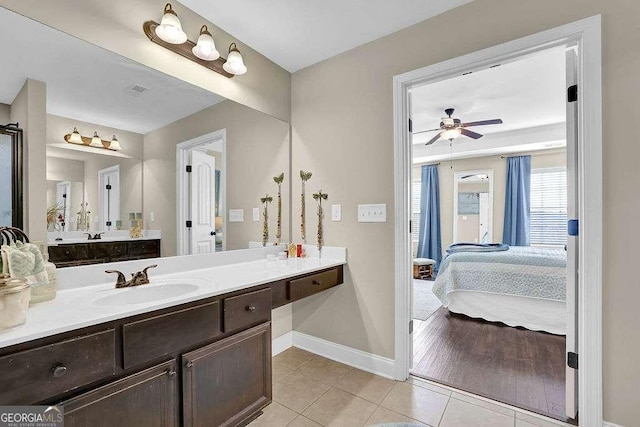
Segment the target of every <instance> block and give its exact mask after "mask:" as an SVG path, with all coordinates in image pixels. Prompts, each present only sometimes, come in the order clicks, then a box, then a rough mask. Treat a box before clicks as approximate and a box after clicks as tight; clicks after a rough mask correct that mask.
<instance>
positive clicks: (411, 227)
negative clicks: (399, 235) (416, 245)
mask: <svg viewBox="0 0 640 427" xmlns="http://www.w3.org/2000/svg"><path fill="white" fill-rule="evenodd" d="M411 233H413V221H411V220H409V234H411Z"/></svg>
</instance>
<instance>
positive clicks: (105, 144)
mask: <svg viewBox="0 0 640 427" xmlns="http://www.w3.org/2000/svg"><path fill="white" fill-rule="evenodd" d="M64 140H65V141H66V142H68V143H69V144H76V145H84V146H85V147H93V148H102V149H104V150H110V151H120V150H122V147H121V146H120V141H118V138H116V136H115V135H113V138H112V139H111V141H104V140H102V139H100V137H99V136H98V132H94V133H93V137H87V136H82V135H80V132H78V128H75V127H74V128H73V132H71V133H68V134H66V135H65V136H64Z"/></svg>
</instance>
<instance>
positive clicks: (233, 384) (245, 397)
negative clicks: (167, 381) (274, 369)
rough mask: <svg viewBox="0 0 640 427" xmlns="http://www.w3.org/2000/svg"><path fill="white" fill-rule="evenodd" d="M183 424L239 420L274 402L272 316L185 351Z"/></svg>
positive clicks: (228, 423)
mask: <svg viewBox="0 0 640 427" xmlns="http://www.w3.org/2000/svg"><path fill="white" fill-rule="evenodd" d="M182 363H183V364H182V367H183V382H182V395H183V415H184V425H185V426H187V427H189V426H207V427H214V426H235V425H240V424H242V423H243V421H245V422H246V421H247V420H248V419H250V418H251V417H252V416H255V415H256V414H257V413H258V412H259V411H260V410H261V409H262V408H264V407H265V406H266V405H267V404H269V403H270V402H271V322H267V323H263V324H261V325H258V326H256V327H254V328H251V329H248V330H246V331H244V332H240V333H238V334H235V335H233V336H231V337H229V338H226V339H224V340H222V341H219V342H216V343H213V344H211V345H208V346H206V347H203V348H200V349H198V350H195V351H192V352H190V353H187V354H184V355H183V356H182Z"/></svg>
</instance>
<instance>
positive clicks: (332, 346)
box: [293, 331, 395, 379]
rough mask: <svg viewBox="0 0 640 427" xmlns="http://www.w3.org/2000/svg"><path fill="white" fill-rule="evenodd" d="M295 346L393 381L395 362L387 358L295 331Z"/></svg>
mask: <svg viewBox="0 0 640 427" xmlns="http://www.w3.org/2000/svg"><path fill="white" fill-rule="evenodd" d="M293 345H294V346H295V347H298V348H301V349H303V350H307V351H310V352H311V353H315V354H317V355H320V356H323V357H326V358H327V359H331V360H335V361H336V362H340V363H344V364H345V365H349V366H353V367H354V368H358V369H360V370H363V371H367V372H370V373H372V374H376V375H380V376H381V377H386V378H391V379H393V377H394V373H395V362H394V361H393V360H392V359H388V358H386V357H382V356H377V355H375V354H371V353H367V352H365V351H361V350H356V349H355V348H351V347H347V346H344V345H341V344H336V343H334V342H331V341H327V340H323V339H321V338H316V337H313V336H311V335H307V334H303V333H301V332H297V331H293Z"/></svg>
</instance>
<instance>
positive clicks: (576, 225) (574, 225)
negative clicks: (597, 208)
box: [567, 219, 580, 236]
mask: <svg viewBox="0 0 640 427" xmlns="http://www.w3.org/2000/svg"><path fill="white" fill-rule="evenodd" d="M567 234H568V235H569V236H577V235H578V234H580V221H578V220H577V219H570V220H569V221H567Z"/></svg>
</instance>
